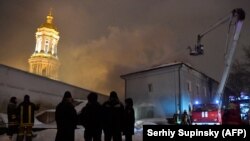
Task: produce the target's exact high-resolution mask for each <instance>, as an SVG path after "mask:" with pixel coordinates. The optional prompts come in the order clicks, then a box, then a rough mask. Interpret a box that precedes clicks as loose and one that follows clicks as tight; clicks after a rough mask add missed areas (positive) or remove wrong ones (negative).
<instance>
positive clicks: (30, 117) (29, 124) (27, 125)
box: [17, 95, 40, 141]
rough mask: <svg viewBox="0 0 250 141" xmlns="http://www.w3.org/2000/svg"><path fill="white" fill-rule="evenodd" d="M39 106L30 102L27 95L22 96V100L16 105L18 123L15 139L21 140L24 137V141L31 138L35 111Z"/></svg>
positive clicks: (29, 140)
mask: <svg viewBox="0 0 250 141" xmlns="http://www.w3.org/2000/svg"><path fill="white" fill-rule="evenodd" d="M39 108H40V106H39V105H35V104H34V103H32V102H30V96H29V95H25V96H24V100H23V102H22V103H20V104H19V105H18V107H17V119H18V124H19V127H18V135H17V141H23V139H24V137H25V139H26V141H31V140H32V135H33V134H32V128H33V125H34V121H35V111H36V110H39Z"/></svg>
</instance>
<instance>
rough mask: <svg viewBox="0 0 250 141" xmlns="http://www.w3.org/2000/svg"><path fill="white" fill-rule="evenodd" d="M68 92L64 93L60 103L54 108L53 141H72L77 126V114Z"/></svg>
mask: <svg viewBox="0 0 250 141" xmlns="http://www.w3.org/2000/svg"><path fill="white" fill-rule="evenodd" d="M72 102H73V98H72V96H71V93H70V92H69V91H66V92H65V93H64V96H63V99H62V101H61V102H60V103H59V104H58V105H57V106H56V113H55V120H56V125H57V133H56V139H55V141H74V140H75V129H76V125H77V113H76V110H75V108H74V105H73V103H72Z"/></svg>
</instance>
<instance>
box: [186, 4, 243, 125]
mask: <svg viewBox="0 0 250 141" xmlns="http://www.w3.org/2000/svg"><path fill="white" fill-rule="evenodd" d="M244 19H245V12H244V10H243V9H241V8H236V9H233V10H232V11H231V12H230V14H229V15H228V16H226V17H224V18H222V19H221V20H219V21H218V22H216V23H215V24H214V25H212V26H210V28H209V29H208V30H206V31H205V32H202V33H200V34H198V37H197V44H196V45H195V48H194V49H192V48H191V47H188V48H189V49H190V55H192V56H198V55H203V54H204V46H203V45H202V44H201V39H202V38H203V37H204V36H205V35H206V34H208V33H210V32H211V31H213V30H214V29H216V28H217V27H218V26H220V25H222V24H224V23H226V22H229V30H228V31H229V33H228V34H227V35H229V34H230V33H231V32H232V35H231V36H227V41H226V47H227V49H228V50H227V52H226V56H225V64H224V65H225V66H224V71H223V75H222V78H221V81H220V83H219V86H218V89H217V92H216V96H217V97H218V99H219V100H218V103H217V104H211V103H207V104H198V105H197V104H194V105H193V109H192V111H191V115H192V116H191V119H192V124H193V125H204V124H209V125H211V124H212V125H220V124H222V123H225V124H227V123H230V122H233V123H234V124H240V121H239V120H238V118H235V117H230V114H229V115H228V116H223V115H224V114H225V113H224V111H223V110H222V97H223V91H224V88H225V83H226V81H227V78H228V75H229V73H230V68H231V64H232V61H233V56H234V52H235V49H236V46H237V43H238V40H239V36H240V32H241V29H242V26H243V21H244ZM232 107H233V108H237V106H232ZM233 108H231V110H230V109H229V110H227V113H228V112H229V113H230V112H232V113H234V114H236V116H237V115H240V112H238V110H235V109H233ZM231 115H232V114H231ZM237 117H238V116H237ZM236 119H237V120H236ZM223 120H224V122H223ZM231 120H233V121H231Z"/></svg>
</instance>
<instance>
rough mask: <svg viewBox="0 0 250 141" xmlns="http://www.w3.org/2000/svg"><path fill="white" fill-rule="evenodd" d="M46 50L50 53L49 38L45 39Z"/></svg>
mask: <svg viewBox="0 0 250 141" xmlns="http://www.w3.org/2000/svg"><path fill="white" fill-rule="evenodd" d="M45 52H46V53H48V52H49V40H46V41H45Z"/></svg>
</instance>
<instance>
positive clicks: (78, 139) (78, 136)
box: [0, 118, 167, 141]
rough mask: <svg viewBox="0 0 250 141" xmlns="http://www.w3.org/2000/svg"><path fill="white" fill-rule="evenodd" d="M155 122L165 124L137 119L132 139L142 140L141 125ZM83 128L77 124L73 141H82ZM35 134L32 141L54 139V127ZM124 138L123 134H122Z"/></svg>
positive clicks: (4, 137) (3, 139)
mask: <svg viewBox="0 0 250 141" xmlns="http://www.w3.org/2000/svg"><path fill="white" fill-rule="evenodd" d="M157 124H167V121H166V119H164V118H154V119H144V120H138V121H136V123H135V135H134V136H133V141H142V129H143V128H142V127H143V125H157ZM35 127H36V128H56V126H55V125H46V124H41V123H39V124H36V125H35ZM83 133H84V128H83V127H82V126H78V129H76V130H75V141H84V139H83ZM34 134H36V135H37V136H36V137H34V138H33V141H54V140H55V135H56V129H46V130H42V131H36V132H34ZM15 140H16V135H14V137H13V138H12V141H15ZM123 140H124V136H123ZM0 141H11V140H10V139H9V138H8V136H7V135H6V134H2V135H0Z"/></svg>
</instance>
